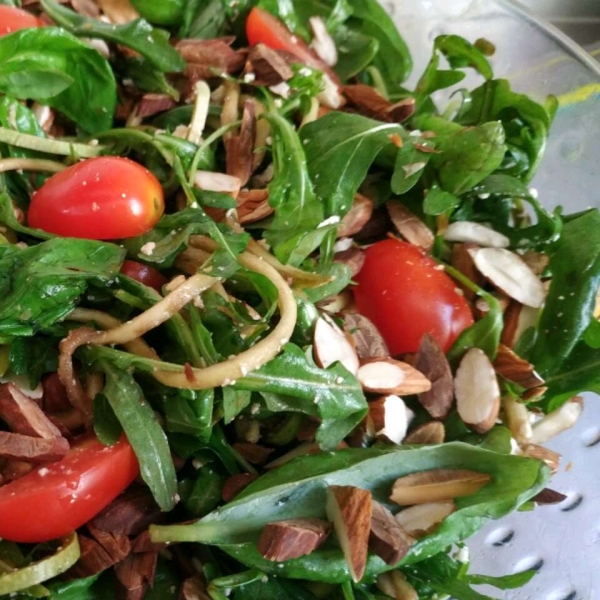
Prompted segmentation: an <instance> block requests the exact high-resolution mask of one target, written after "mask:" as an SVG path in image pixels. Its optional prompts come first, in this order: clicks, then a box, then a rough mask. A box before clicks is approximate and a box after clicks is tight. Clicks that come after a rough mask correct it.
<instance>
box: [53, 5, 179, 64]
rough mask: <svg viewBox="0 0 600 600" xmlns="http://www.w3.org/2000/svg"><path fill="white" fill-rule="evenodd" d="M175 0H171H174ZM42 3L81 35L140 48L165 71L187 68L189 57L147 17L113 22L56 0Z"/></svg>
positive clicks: (153, 62) (152, 61)
mask: <svg viewBox="0 0 600 600" xmlns="http://www.w3.org/2000/svg"><path fill="white" fill-rule="evenodd" d="M173 1H174V0H168V2H170V3H172V2H173ZM152 4H153V5H154V3H152ZM165 4H166V2H165V0H161V3H160V7H161V8H162V7H164V6H165ZM42 7H43V9H44V11H45V12H46V13H47V14H48V15H49V16H50V17H52V18H53V19H54V20H55V21H56V22H57V23H58V24H59V25H61V26H62V27H64V28H65V29H68V30H69V31H70V32H71V33H73V34H75V35H77V36H80V37H85V38H100V39H103V40H106V41H108V42H114V43H115V44H122V45H123V46H127V47H129V48H131V49H133V50H135V51H137V52H139V53H140V54H141V55H142V56H144V57H145V58H146V59H148V61H149V62H150V63H151V64H152V65H154V66H155V67H156V68H157V69H159V70H161V71H165V72H174V71H183V70H184V69H185V61H184V60H183V57H182V56H181V54H179V52H177V50H175V48H173V46H171V45H170V44H169V36H168V34H167V33H166V32H165V31H163V30H160V29H155V28H154V27H152V26H151V25H150V24H149V23H148V22H147V21H145V20H144V19H136V20H135V21H131V22H130V23H124V24H122V25H112V24H108V23H103V22H102V21H99V20H97V19H92V18H90V17H86V16H83V15H80V14H78V13H76V12H75V11H73V10H70V9H68V8H66V7H64V6H61V5H60V4H58V3H57V2H54V0H42Z"/></svg>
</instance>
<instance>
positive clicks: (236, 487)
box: [221, 473, 258, 502]
mask: <svg viewBox="0 0 600 600" xmlns="http://www.w3.org/2000/svg"><path fill="white" fill-rule="evenodd" d="M257 478H258V475H256V474H255V473H238V474H237V475H232V476H231V477H230V478H229V479H227V481H225V484H224V485H223V489H222V490H221V498H223V502H231V501H232V500H233V499H234V498H235V497H236V496H237V495H238V494H239V493H240V492H241V491H242V490H243V489H245V488H247V487H248V486H249V485H250V484H251V483H252V482H253V481H254V480H255V479H257Z"/></svg>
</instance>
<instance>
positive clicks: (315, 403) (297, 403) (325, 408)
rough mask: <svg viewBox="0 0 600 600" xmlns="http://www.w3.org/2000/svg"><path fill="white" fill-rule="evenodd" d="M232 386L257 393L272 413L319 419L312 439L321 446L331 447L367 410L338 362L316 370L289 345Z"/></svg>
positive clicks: (356, 382) (296, 348)
mask: <svg viewBox="0 0 600 600" xmlns="http://www.w3.org/2000/svg"><path fill="white" fill-rule="evenodd" d="M236 387H237V388H240V389H245V390H249V391H256V392H260V393H261V395H262V396H263V398H264V399H265V403H266V405H267V408H268V409H269V410H271V411H273V412H282V411H283V412H301V413H304V414H307V415H311V416H315V417H317V418H319V419H320V420H321V425H320V426H319V429H318V431H317V438H316V439H317V442H318V443H319V445H321V446H322V447H323V448H329V449H331V448H335V447H336V446H337V445H338V444H339V443H340V442H341V441H342V440H343V439H344V438H345V437H346V436H347V435H348V434H349V433H350V432H351V431H352V430H353V429H354V428H355V427H356V426H357V425H358V424H359V423H360V422H361V421H362V419H363V418H364V416H365V414H366V411H367V404H366V401H365V398H364V395H363V393H362V390H361V388H360V385H359V383H358V381H357V380H356V378H355V377H354V376H353V375H351V374H350V373H349V372H348V371H347V370H346V369H345V368H344V367H343V366H342V365H341V364H339V363H336V364H335V365H333V366H331V367H330V368H329V369H326V370H325V369H320V368H318V367H317V366H316V365H314V363H312V362H309V361H308V360H307V358H306V355H305V354H304V352H302V350H301V349H300V348H298V347H297V346H294V345H293V344H287V345H286V346H285V348H284V351H283V353H282V354H280V355H279V356H277V357H276V358H274V359H273V360H271V361H269V362H268V363H267V364H266V365H265V366H264V367H262V368H261V369H258V370H257V371H254V372H253V373H250V374H249V375H248V376H246V377H244V378H243V379H240V380H238V381H237V384H236Z"/></svg>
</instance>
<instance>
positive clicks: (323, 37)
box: [308, 17, 338, 67]
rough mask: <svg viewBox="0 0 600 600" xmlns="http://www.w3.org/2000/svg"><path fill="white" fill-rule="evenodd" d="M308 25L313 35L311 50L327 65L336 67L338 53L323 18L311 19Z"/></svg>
mask: <svg viewBox="0 0 600 600" xmlns="http://www.w3.org/2000/svg"><path fill="white" fill-rule="evenodd" d="M308 24H309V25H310V28H311V30H312V33H313V39H312V42H311V44H310V46H311V48H312V49H313V50H314V51H315V52H316V53H317V56H318V57H319V58H320V59H321V60H322V61H323V62H324V63H325V64H327V65H329V66H330V67H335V65H336V64H337V61H338V52H337V48H336V46H335V42H334V41H333V38H332V37H331V36H330V35H329V32H328V31H327V27H326V26H325V21H323V19H322V18H321V17H310V19H309V20H308Z"/></svg>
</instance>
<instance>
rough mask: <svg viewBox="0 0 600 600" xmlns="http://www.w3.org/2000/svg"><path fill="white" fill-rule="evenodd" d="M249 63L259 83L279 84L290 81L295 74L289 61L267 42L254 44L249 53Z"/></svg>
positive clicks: (267, 84) (256, 82)
mask: <svg viewBox="0 0 600 600" xmlns="http://www.w3.org/2000/svg"><path fill="white" fill-rule="evenodd" d="M248 63H249V65H250V67H251V72H252V73H253V74H254V76H255V79H254V80H253V82H254V83H255V84H257V85H265V86H271V85H277V84H279V83H282V82H284V81H288V80H289V79H291V78H292V77H293V76H294V71H292V68H291V67H290V65H289V64H288V62H287V61H286V60H285V59H284V58H283V57H282V56H281V55H280V54H279V53H278V52H277V51H276V50H272V49H271V48H269V47H268V46H265V44H256V45H255V46H252V49H251V50H250V54H249V55H248Z"/></svg>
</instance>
